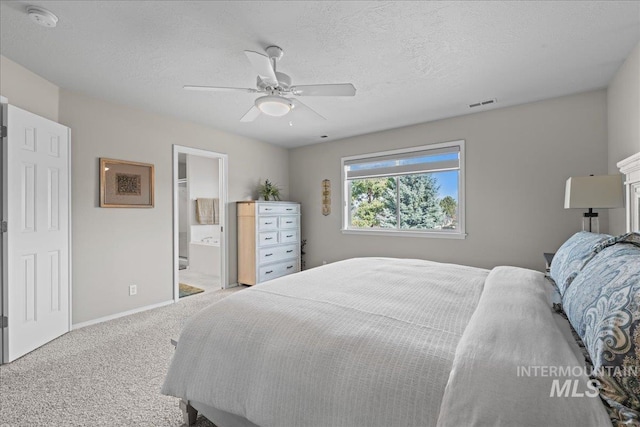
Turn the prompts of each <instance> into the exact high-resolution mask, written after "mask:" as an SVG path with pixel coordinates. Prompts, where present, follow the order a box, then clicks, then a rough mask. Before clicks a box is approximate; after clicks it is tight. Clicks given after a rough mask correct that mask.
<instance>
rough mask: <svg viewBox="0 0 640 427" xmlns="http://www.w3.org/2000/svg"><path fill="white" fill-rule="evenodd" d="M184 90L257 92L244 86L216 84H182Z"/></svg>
mask: <svg viewBox="0 0 640 427" xmlns="http://www.w3.org/2000/svg"><path fill="white" fill-rule="evenodd" d="M183 89H186V90H197V91H205V92H247V93H257V92H258V91H257V90H256V89H250V88H244V87H217V86H190V85H186V86H183Z"/></svg>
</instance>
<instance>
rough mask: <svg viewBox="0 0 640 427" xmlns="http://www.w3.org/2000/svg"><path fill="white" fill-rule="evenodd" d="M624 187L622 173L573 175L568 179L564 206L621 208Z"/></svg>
mask: <svg viewBox="0 0 640 427" xmlns="http://www.w3.org/2000/svg"><path fill="white" fill-rule="evenodd" d="M623 188H624V187H623V184H622V175H599V176H572V177H571V178H569V179H567V184H566V187H565V192H564V208H565V209H570V208H582V209H589V208H595V209H598V208H600V209H605V208H621V207H622V206H623V203H624V202H623V197H624V192H623Z"/></svg>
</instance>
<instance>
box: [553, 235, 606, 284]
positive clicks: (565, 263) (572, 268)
mask: <svg viewBox="0 0 640 427" xmlns="http://www.w3.org/2000/svg"><path fill="white" fill-rule="evenodd" d="M610 237H611V236H610V235H608V234H597V233H590V232H588V231H581V232H579V233H576V234H574V235H573V236H571V237H570V238H569V239H568V240H567V241H566V242H564V243H563V244H562V246H560V249H558V251H557V252H556V254H555V255H554V256H553V261H552V262H551V270H550V271H549V275H550V276H551V278H552V279H553V281H554V282H555V283H556V286H557V287H558V291H560V295H564V293H565V292H566V290H567V288H568V287H569V285H570V284H571V281H572V280H573V279H574V278H575V277H576V275H577V274H578V272H579V271H580V269H581V268H582V267H583V266H584V264H585V263H586V262H587V261H589V260H590V259H591V258H592V257H593V255H594V252H593V247H594V246H595V245H596V244H598V243H600V242H602V241H603V240H606V239H608V238H610Z"/></svg>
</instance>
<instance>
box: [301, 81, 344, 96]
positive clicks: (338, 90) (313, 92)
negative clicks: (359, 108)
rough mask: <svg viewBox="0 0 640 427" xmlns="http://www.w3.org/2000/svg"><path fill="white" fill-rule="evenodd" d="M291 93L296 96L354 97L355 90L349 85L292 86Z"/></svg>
mask: <svg viewBox="0 0 640 427" xmlns="http://www.w3.org/2000/svg"><path fill="white" fill-rule="evenodd" d="M291 93H292V94H294V95H297V96H354V95H355V94H356V88H355V87H354V86H353V85H352V84H351V83H341V84H328V85H302V86H292V87H291Z"/></svg>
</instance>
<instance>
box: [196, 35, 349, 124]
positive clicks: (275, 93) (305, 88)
mask: <svg viewBox="0 0 640 427" xmlns="http://www.w3.org/2000/svg"><path fill="white" fill-rule="evenodd" d="M265 51H266V52H267V55H264V54H262V53H258V52H253V51H251V50H245V51H244V53H245V55H247V58H249V62H251V65H252V66H253V68H254V69H255V70H256V71H257V72H258V80H257V83H256V89H251V88H238V87H216V86H189V85H187V86H184V88H185V89H187V90H198V91H212V92H230V91H233V92H247V93H263V94H265V95H264V96H261V97H259V98H257V99H256V100H255V105H254V106H253V107H251V109H249V111H247V112H246V114H245V115H244V116H242V118H241V119H240V121H241V122H252V121H253V120H255V119H256V118H257V117H258V116H259V115H260V114H261V113H263V114H266V115H268V116H273V117H282V116H284V115H286V114H288V113H289V112H290V111H291V110H293V109H295V108H299V109H307V110H309V111H311V112H313V113H314V114H315V115H317V116H318V117H320V118H322V119H323V120H324V117H322V116H321V115H320V114H318V113H317V112H315V111H314V110H312V109H311V108H309V107H308V106H306V105H305V104H303V103H302V101H300V100H298V99H295V98H290V96H354V95H355V94H356V88H355V87H354V86H353V85H352V84H351V83H340V84H319V85H300V86H292V85H291V77H289V76H288V75H286V74H284V73H281V72H279V71H276V62H277V61H278V60H279V59H280V58H282V55H283V54H284V52H283V50H282V49H280V48H279V47H278V46H269V47H268V48H266V49H265Z"/></svg>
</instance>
